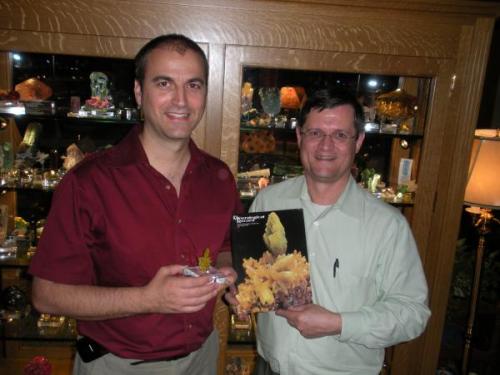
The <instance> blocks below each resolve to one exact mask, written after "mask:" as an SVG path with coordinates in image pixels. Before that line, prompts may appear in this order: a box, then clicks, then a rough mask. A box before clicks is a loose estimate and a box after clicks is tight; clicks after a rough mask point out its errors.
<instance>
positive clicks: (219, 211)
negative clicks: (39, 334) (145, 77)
mask: <svg viewBox="0 0 500 375" xmlns="http://www.w3.org/2000/svg"><path fill="white" fill-rule="evenodd" d="M141 130H142V127H141V126H140V125H138V126H136V127H135V128H133V129H132V130H131V131H130V133H129V134H128V135H127V136H126V137H125V138H124V139H123V140H122V141H121V142H120V143H119V144H118V145H116V146H114V147H112V148H111V149H108V150H105V151H102V152H98V153H96V154H93V155H91V156H89V157H87V158H86V159H85V160H83V161H82V162H81V163H79V164H78V165H77V166H75V167H74V168H73V169H71V170H70V171H69V172H68V173H67V174H66V176H65V177H64V178H63V180H62V181H61V183H60V184H59V186H58V188H57V190H56V192H55V193H54V196H53V200H52V206H51V210H50V213H49V217H48V220H47V223H46V225H45V228H44V231H43V235H42V237H41V239H40V242H39V245H38V249H37V252H36V255H35V256H34V258H33V260H32V262H31V267H30V273H31V274H33V275H35V276H38V277H40V278H43V279H46V280H51V281H54V282H56V283H64V284H75V285H82V284H83V285H100V286H110V287H124V286H143V285H145V284H147V283H148V282H149V281H150V280H151V279H152V277H153V276H154V275H155V274H156V272H157V271H158V269H159V268H160V267H161V266H165V265H170V264H182V265H184V264H186V265H196V263H197V259H198V257H200V256H201V255H202V253H203V251H204V249H205V248H207V247H208V248H210V252H211V256H212V259H215V258H216V257H217V254H218V253H219V252H221V251H229V250H230V242H229V228H230V222H231V216H232V214H233V213H235V212H237V211H239V209H240V204H239V197H238V194H237V191H236V186H235V182H234V178H233V175H232V174H231V172H230V170H229V168H228V167H227V166H226V164H224V163H223V162H222V161H220V160H218V159H216V158H214V157H212V156H210V155H208V154H206V153H205V152H203V151H201V150H199V149H198V148H197V147H196V146H195V144H194V143H193V142H192V141H191V142H190V145H189V147H190V151H191V160H190V162H189V164H188V166H187V169H186V173H185V174H184V177H183V179H182V184H181V191H180V194H179V197H177V194H176V192H175V189H174V187H173V185H172V184H171V183H170V182H169V181H168V180H167V179H166V178H165V177H163V176H162V175H161V174H160V173H158V172H157V171H156V170H155V169H153V168H152V167H151V166H150V164H149V162H148V160H147V157H146V154H145V152H144V149H143V148H142V145H141V143H140V141H139V138H138V134H139V133H140V131H141ZM214 303H215V300H213V301H211V302H210V303H209V304H207V306H206V307H205V308H204V309H203V310H201V311H199V312H197V313H190V314H144V315H137V316H131V317H126V318H120V319H109V320H102V321H79V322H78V331H79V333H80V334H81V335H85V336H89V337H91V338H93V339H94V340H96V341H97V342H99V343H101V344H102V345H103V346H105V347H106V348H107V349H108V350H109V351H111V352H112V353H114V354H116V355H118V356H121V357H125V358H136V359H156V358H163V357H169V356H176V355H180V354H185V353H189V352H191V351H194V350H197V349H198V348H199V347H200V346H201V344H202V343H203V342H204V341H205V339H206V338H207V337H208V335H209V334H210V333H211V331H212V330H213V325H212V312H213V308H214Z"/></svg>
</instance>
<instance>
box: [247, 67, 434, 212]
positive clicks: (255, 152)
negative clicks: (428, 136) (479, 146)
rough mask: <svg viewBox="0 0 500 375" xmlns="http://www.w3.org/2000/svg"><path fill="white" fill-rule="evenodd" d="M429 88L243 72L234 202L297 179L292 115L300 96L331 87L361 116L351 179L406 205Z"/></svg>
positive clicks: (421, 81)
mask: <svg viewBox="0 0 500 375" xmlns="http://www.w3.org/2000/svg"><path fill="white" fill-rule="evenodd" d="M430 82H431V80H430V79H429V78H425V77H421V78H417V77H405V76H399V75H389V74H372V73H344V72H335V71H313V70H298V69H272V68H265V67H255V66H243V68H242V82H241V108H240V124H239V152H238V186H239V189H240V196H241V197H242V199H243V200H244V201H245V202H246V203H247V204H249V203H250V202H249V201H251V200H252V199H253V197H254V196H255V194H256V193H257V192H258V191H259V190H260V189H261V188H263V187H265V186H267V184H270V183H275V182H279V181H282V180H283V179H286V178H289V177H293V176H296V175H298V174H301V173H302V168H301V165H300V158H299V153H298V145H297V142H296V134H295V132H296V128H297V127H298V126H300V125H301V124H300V109H301V107H302V105H303V103H304V101H305V100H306V98H307V95H308V93H312V92H313V91H314V90H317V89H321V88H326V87H335V86H337V87H343V88H344V89H347V90H348V91H350V92H352V93H353V94H354V95H356V97H357V98H358V100H359V102H360V104H361V105H362V107H363V111H364V121H365V132H366V137H365V141H364V144H363V147H362V149H361V150H360V152H359V154H358V155H357V158H356V160H355V164H354V165H353V169H352V173H353V176H354V177H355V178H356V180H357V181H358V182H359V183H360V184H361V185H362V186H363V187H364V188H366V189H368V190H369V191H370V192H372V193H373V194H374V195H375V196H377V197H378V198H380V199H384V200H385V201H387V202H389V203H391V204H395V205H411V204H412V203H413V201H414V195H415V192H416V191H417V183H416V177H417V167H418V161H419V155H420V154H419V149H420V147H421V142H422V139H423V130H424V123H425V110H426V108H427V102H428V97H429V93H430ZM273 106H274V107H275V108H270V107H273Z"/></svg>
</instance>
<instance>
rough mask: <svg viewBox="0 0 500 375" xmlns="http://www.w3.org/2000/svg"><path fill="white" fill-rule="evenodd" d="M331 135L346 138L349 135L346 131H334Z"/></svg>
mask: <svg viewBox="0 0 500 375" xmlns="http://www.w3.org/2000/svg"><path fill="white" fill-rule="evenodd" d="M333 136H334V137H335V138H337V139H342V140H344V139H348V138H349V135H347V133H344V132H337V133H334V134H333Z"/></svg>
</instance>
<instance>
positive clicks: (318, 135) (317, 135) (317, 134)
mask: <svg viewBox="0 0 500 375" xmlns="http://www.w3.org/2000/svg"><path fill="white" fill-rule="evenodd" d="M308 134H309V136H310V137H313V138H322V137H323V132H322V131H321V130H315V129H311V130H309V132H308Z"/></svg>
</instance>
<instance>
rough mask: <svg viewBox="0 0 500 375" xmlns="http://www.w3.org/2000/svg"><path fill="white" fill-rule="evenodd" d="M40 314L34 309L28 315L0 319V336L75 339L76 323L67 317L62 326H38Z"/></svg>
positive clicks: (38, 339) (8, 337) (25, 338)
mask: <svg viewBox="0 0 500 375" xmlns="http://www.w3.org/2000/svg"><path fill="white" fill-rule="evenodd" d="M39 317H40V315H39V314H38V313H37V312H34V311H32V312H31V313H29V314H28V315H27V316H25V317H23V318H19V319H13V320H5V319H1V320H0V337H1V338H2V340H26V341H43V340H50V341H75V340H76V336H77V332H76V323H75V321H74V320H73V319H70V318H66V319H65V321H64V323H63V325H62V326H60V327H38V325H37V321H38V318H39Z"/></svg>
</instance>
